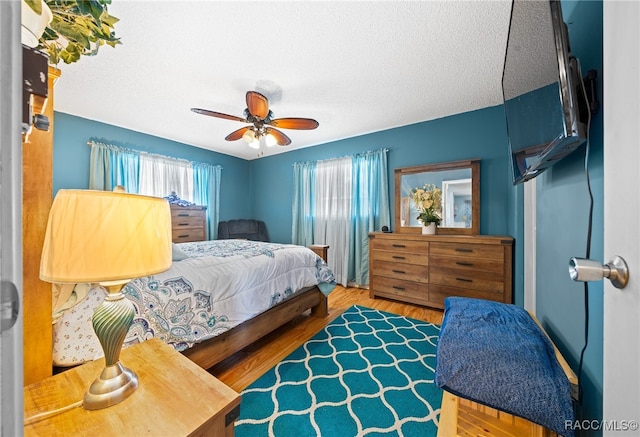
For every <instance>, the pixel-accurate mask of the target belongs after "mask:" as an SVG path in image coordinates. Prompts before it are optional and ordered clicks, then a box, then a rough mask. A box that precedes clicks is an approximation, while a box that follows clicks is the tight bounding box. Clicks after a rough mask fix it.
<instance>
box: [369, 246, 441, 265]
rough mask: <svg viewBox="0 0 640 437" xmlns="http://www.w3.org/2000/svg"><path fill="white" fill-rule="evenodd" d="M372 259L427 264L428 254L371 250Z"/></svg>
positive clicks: (374, 260)
mask: <svg viewBox="0 0 640 437" xmlns="http://www.w3.org/2000/svg"><path fill="white" fill-rule="evenodd" d="M371 256H372V258H371V259H372V261H373V262H377V261H388V262H393V263H402V264H417V265H421V266H426V265H429V254H427V253H426V252H425V253H410V252H393V251H390V250H373V251H371Z"/></svg>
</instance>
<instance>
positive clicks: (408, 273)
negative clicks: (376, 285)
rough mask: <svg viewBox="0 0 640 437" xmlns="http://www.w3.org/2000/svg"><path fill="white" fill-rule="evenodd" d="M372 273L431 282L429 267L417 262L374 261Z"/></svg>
mask: <svg viewBox="0 0 640 437" xmlns="http://www.w3.org/2000/svg"><path fill="white" fill-rule="evenodd" d="M372 274H374V275H376V276H386V277H388V278H394V279H400V280H405V281H415V282H424V283H425V284H426V283H428V282H429V267H427V266H420V265H415V264H401V263H392V262H387V261H374V262H373V265H372Z"/></svg>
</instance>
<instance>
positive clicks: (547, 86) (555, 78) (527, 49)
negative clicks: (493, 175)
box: [502, 0, 588, 185]
mask: <svg viewBox="0 0 640 437" xmlns="http://www.w3.org/2000/svg"><path fill="white" fill-rule="evenodd" d="M583 89H584V87H583V83H582V77H581V73H580V66H579V63H578V61H577V59H576V58H574V57H573V56H571V52H570V46H569V38H568V33H567V27H566V25H565V23H564V21H563V19H562V10H561V8H560V3H559V1H557V0H550V1H549V0H547V1H530V0H514V1H513V4H512V8H511V21H510V25H509V37H508V39H507V50H506V54H505V62H504V71H503V74H502V92H503V95H504V108H505V114H506V121H507V132H508V137H509V153H510V155H511V167H512V170H513V183H514V185H515V184H518V183H520V182H524V181H527V180H529V179H532V178H534V177H536V176H537V175H539V174H540V173H542V172H543V171H545V170H547V169H548V168H550V167H551V166H553V165H554V164H555V163H557V162H558V161H560V160H561V159H562V158H564V157H565V156H567V155H568V154H570V153H571V152H573V151H574V150H575V149H576V148H578V147H579V146H580V145H581V144H582V143H584V142H585V141H586V138H587V127H586V124H585V120H586V116H587V115H588V111H586V113H585V110H584V108H582V110H581V107H584V106H585V105H584V103H582V104H581V105H579V102H584V101H585V94H584V92H583Z"/></svg>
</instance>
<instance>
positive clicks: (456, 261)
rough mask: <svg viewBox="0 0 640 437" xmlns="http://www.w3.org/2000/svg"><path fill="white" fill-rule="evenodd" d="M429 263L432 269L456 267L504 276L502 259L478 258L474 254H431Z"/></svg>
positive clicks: (460, 269)
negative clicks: (463, 255)
mask: <svg viewBox="0 0 640 437" xmlns="http://www.w3.org/2000/svg"><path fill="white" fill-rule="evenodd" d="M429 263H430V266H431V267H432V269H434V270H437V269H452V268H453V269H456V270H458V271H482V272H492V273H496V274H499V275H500V277H501V278H502V274H503V271H504V263H503V262H502V260H497V259H490V258H476V257H472V256H467V257H459V256H444V255H431V256H430V257H429Z"/></svg>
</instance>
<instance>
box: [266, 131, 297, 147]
mask: <svg viewBox="0 0 640 437" xmlns="http://www.w3.org/2000/svg"><path fill="white" fill-rule="evenodd" d="M265 132H266V133H267V134H271V135H273V137H274V138H275V139H276V143H278V145H279V146H288V145H289V144H291V140H290V139H289V137H288V136H286V135H285V134H283V133H282V132H280V131H279V130H278V129H273V128H271V127H267V128H265Z"/></svg>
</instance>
